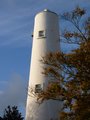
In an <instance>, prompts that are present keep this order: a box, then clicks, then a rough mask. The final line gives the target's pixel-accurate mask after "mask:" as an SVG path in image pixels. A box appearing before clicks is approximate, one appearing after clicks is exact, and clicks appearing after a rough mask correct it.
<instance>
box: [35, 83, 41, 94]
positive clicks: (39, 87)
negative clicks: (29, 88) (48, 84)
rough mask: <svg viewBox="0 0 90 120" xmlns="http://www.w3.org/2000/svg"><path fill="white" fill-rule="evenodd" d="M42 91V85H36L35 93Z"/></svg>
mask: <svg viewBox="0 0 90 120" xmlns="http://www.w3.org/2000/svg"><path fill="white" fill-rule="evenodd" d="M41 91H42V85H41V84H36V85H35V93H40V92H41Z"/></svg>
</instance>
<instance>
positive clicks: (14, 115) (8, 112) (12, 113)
mask: <svg viewBox="0 0 90 120" xmlns="http://www.w3.org/2000/svg"><path fill="white" fill-rule="evenodd" d="M0 120H23V117H22V115H21V113H19V111H18V109H17V106H13V107H12V108H11V107H10V106H8V107H7V108H6V109H5V112H4V115H3V117H2V118H0Z"/></svg>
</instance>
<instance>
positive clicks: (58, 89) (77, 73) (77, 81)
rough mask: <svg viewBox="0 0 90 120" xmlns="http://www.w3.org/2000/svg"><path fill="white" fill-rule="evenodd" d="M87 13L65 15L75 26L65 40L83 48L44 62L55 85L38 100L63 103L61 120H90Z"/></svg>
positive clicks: (52, 55) (51, 55) (50, 55)
mask: <svg viewBox="0 0 90 120" xmlns="http://www.w3.org/2000/svg"><path fill="white" fill-rule="evenodd" d="M85 14H86V11H85V10H84V9H82V8H80V7H76V8H75V9H74V10H73V11H72V12H67V13H64V14H63V15H62V18H64V19H65V20H68V21H69V22H70V23H71V24H72V25H74V27H75V29H74V30H72V31H68V30H65V31H64V32H63V38H64V39H63V41H64V42H66V43H75V44H78V45H79V47H78V48H77V49H75V50H73V51H72V52H70V53H68V54H66V53H63V52H58V51H57V52H56V53H48V54H47V55H46V56H44V57H43V58H42V60H41V62H42V63H43V64H46V65H47V67H46V68H44V71H43V74H45V75H46V76H48V77H49V78H50V80H52V82H51V83H50V84H49V85H48V87H47V89H46V90H45V91H42V92H41V93H39V94H38V101H39V100H40V101H41V102H43V101H44V100H48V99H53V100H60V101H63V103H64V105H63V110H62V112H61V113H60V120H90V18H89V17H88V18H87V19H86V20H85V21H84V22H82V17H83V16H84V15H85ZM66 109H67V111H68V112H66Z"/></svg>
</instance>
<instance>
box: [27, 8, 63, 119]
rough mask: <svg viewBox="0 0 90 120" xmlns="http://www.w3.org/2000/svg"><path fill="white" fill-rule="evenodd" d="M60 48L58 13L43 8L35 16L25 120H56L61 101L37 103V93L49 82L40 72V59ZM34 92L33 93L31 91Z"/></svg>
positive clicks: (41, 67) (41, 66)
mask: <svg viewBox="0 0 90 120" xmlns="http://www.w3.org/2000/svg"><path fill="white" fill-rule="evenodd" d="M59 50H60V40H59V21H58V15H57V14H56V13H54V12H52V11H50V10H47V9H45V10H44V11H41V12H39V13H38V14H37V15H36V16H35V21H34V32H33V45H32V56H31V66H30V78H29V85H28V95H27V105H26V120H58V119H59V113H60V107H61V103H60V102H58V101H54V100H47V101H44V102H43V103H42V104H40V105H39V104H38V102H37V97H36V96H34V95H33V94H34V93H35V94H38V93H40V92H41V91H42V90H44V89H45V88H46V87H47V85H48V84H49V82H50V81H49V79H48V78H47V77H46V76H45V75H43V74H42V71H43V67H45V66H46V65H45V64H42V63H41V62H40V60H41V59H42V57H44V56H45V55H46V54H47V53H48V52H56V51H59ZM32 91H33V92H34V93H33V92H32Z"/></svg>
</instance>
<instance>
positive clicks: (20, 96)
mask: <svg viewBox="0 0 90 120" xmlns="http://www.w3.org/2000/svg"><path fill="white" fill-rule="evenodd" d="M77 5H80V6H81V7H83V8H85V9H87V12H89V11H90V8H89V7H90V0H0V113H1V112H2V111H3V110H4V108H5V107H6V106H7V105H9V104H11V105H14V104H15V105H18V106H20V107H21V106H23V109H21V111H24V107H25V102H26V92H27V83H28V79H29V66H30V56H31V47H32V38H31V33H32V31H33V24H34V17H35V15H36V14H37V13H38V12H40V11H42V10H43V9H45V8H47V9H50V10H51V11H53V12H56V13H57V14H60V13H62V12H65V11H70V10H72V9H74V7H75V6H77ZM60 26H61V28H63V23H62V22H61V23H60ZM64 26H66V24H65V23H64ZM62 48H63V50H64V51H65V50H67V49H68V48H67V47H66V46H65V45H64V44H63V46H62ZM21 108H22V107H21ZM23 113H24V112H23Z"/></svg>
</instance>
